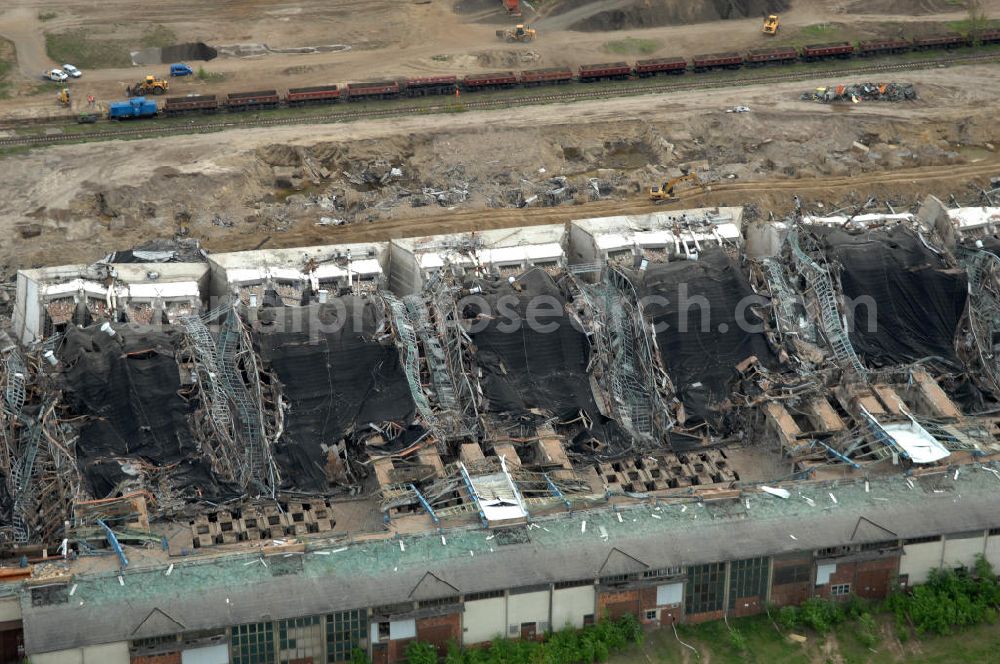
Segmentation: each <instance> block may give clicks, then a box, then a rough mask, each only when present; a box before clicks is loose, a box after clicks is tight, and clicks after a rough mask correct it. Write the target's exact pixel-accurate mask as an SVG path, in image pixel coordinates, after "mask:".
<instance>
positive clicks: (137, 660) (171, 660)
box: [132, 652, 181, 664]
mask: <svg viewBox="0 0 1000 664" xmlns="http://www.w3.org/2000/svg"><path fill="white" fill-rule="evenodd" d="M132 664H181V654H180V652H169V653H166V654H163V655H132Z"/></svg>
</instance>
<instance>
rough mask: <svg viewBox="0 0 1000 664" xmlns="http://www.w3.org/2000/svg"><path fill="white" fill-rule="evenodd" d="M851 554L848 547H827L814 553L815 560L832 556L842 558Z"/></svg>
mask: <svg viewBox="0 0 1000 664" xmlns="http://www.w3.org/2000/svg"><path fill="white" fill-rule="evenodd" d="M850 552H851V547H850V546H828V547H826V548H825V549H819V550H818V551H817V552H816V557H817V558H831V557H833V556H843V555H845V554H848V553H850Z"/></svg>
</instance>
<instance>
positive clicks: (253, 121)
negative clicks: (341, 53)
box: [0, 53, 1000, 147]
mask: <svg viewBox="0 0 1000 664" xmlns="http://www.w3.org/2000/svg"><path fill="white" fill-rule="evenodd" d="M998 60H1000V53H983V54H976V55H960V56H955V57H944V58H940V57H939V58H929V59H923V60H913V61H908V62H891V63H881V64H873V65H870V66H863V67H851V68H833V69H824V70H809V71H796V72H785V73H776V74H769V75H767V74H761V75H757V76H754V77H752V78H749V77H741V78H739V79H735V80H734V79H721V80H700V81H694V82H690V83H689V82H678V81H676V79H667V80H663V79H659V80H657V79H650V80H656V81H657V82H656V83H652V84H648V85H642V86H614V87H609V86H604V87H600V88H594V89H591V90H565V91H559V90H555V89H554V90H549V91H547V92H546V93H543V94H521V95H518V96H504V97H501V98H495V99H473V100H471V101H464V100H462V101H454V100H452V98H451V97H447V99H448V100H449V101H442V102H441V103H439V104H432V105H429V106H426V105H424V106H413V105H406V104H405V103H401V102H395V103H387V104H386V107H385V108H366V109H363V110H356V111H352V110H350V109H349V108H348V109H343V110H331V112H329V113H323V114H309V115H305V116H302V117H281V118H267V117H252V118H249V119H238V117H233V118H231V119H227V120H223V121H220V122H204V123H192V124H186V125H177V124H171V125H157V124H154V123H155V120H154V121H146V122H145V123H143V124H141V126H135V127H133V128H129V129H116V130H108V129H98V130H95V131H88V132H81V133H73V134H44V135H31V136H6V137H3V138H0V147H13V146H43V145H57V144H60V143H78V142H81V141H91V140H95V139H122V138H125V139H128V138H131V139H135V138H146V137H149V138H152V137H157V136H170V135H183V134H197V133H210V132H216V131H224V130H227V129H255V128H265V127H277V126H294V125H298V124H322V123H328V122H351V121H357V120H372V119H379V118H388V117H396V116H400V115H417V114H421V115H426V114H436V113H454V112H456V111H459V110H460V111H470V110H494V109H503V108H511V107H516V106H528V105H533V104H552V103H569V102H576V101H589V100H599V99H610V98H615V97H631V96H638V95H647V94H662V93H670V92H692V91H699V90H713V89H722V88H733V87H747V86H751V85H760V84H763V83H782V82H791V81H798V80H807V79H814V78H821V77H826V76H844V75H852V76H854V75H857V76H860V75H863V74H881V73H889V72H898V71H913V70H919V69H928V68H931V67H941V66H945V65H958V64H975V63H985V62H996V61H998ZM754 71H757V72H762V71H763V70H759V69H758V70H754ZM341 108H343V107H341ZM142 122H143V121H141V120H137V121H136V123H142ZM64 126H76V125H64Z"/></svg>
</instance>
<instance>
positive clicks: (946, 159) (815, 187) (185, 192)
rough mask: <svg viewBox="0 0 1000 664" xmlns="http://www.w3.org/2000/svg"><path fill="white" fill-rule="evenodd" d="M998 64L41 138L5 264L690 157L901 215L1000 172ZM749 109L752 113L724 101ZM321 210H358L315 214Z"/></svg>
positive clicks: (494, 209) (482, 209) (221, 240)
mask: <svg viewBox="0 0 1000 664" xmlns="http://www.w3.org/2000/svg"><path fill="white" fill-rule="evenodd" d="M997 72H998V69H997V67H996V66H992V65H979V66H968V67H962V68H955V69H948V70H931V71H924V72H915V73H913V74H912V76H909V77H908V80H912V82H914V83H915V84H916V85H917V86H918V90H919V91H920V94H921V99H920V100H919V101H917V102H908V103H899V104H890V103H882V104H878V103H870V104H863V105H859V106H826V105H822V104H816V103H811V102H803V101H800V100H799V99H798V97H799V93H800V92H801V91H802V90H807V89H810V88H813V87H816V86H817V85H821V84H831V83H836V81H819V80H817V81H805V82H801V83H792V84H783V85H780V86H760V87H756V88H749V89H744V90H741V91H740V92H739V96H738V97H734V96H733V93H732V92H729V91H714V92H698V93H677V94H671V95H657V96H644V97H634V98H627V99H621V100H613V101H606V102H585V103H579V104H570V105H551V106H540V107H532V109H531V124H530V126H528V125H527V124H526V122H525V120H524V115H523V114H517V115H513V116H512V115H511V114H510V113H508V112H503V111H497V112H492V111H491V112H477V113H464V114H450V115H438V116H426V117H411V118H403V119H394V120H386V121H372V122H363V123H351V124H331V125H317V126H305V127H285V128H279V129H268V130H249V131H231V132H224V133H218V134H210V135H203V136H182V137H174V138H164V139H156V140H143V141H111V142H106V143H95V144H81V145H70V146H61V147H53V148H47V149H38V150H35V151H32V152H30V153H28V154H22V155H15V156H11V157H7V158H6V159H3V160H2V161H0V168H2V170H3V171H4V173H5V174H6V176H5V182H4V189H5V190H6V191H8V192H16V195H7V196H4V197H3V199H2V201H0V264H2V265H3V266H4V267H5V268H6V270H5V271H9V270H10V269H12V268H16V267H24V266H28V265H37V264H45V263H47V264H58V263H60V262H76V261H91V260H95V259H97V258H100V257H101V256H102V255H104V254H105V253H106V252H107V251H108V250H111V249H116V248H127V247H129V246H132V245H133V244H135V243H136V242H139V241H142V240H143V239H147V238H149V237H170V236H172V235H173V234H174V233H176V232H178V231H180V230H184V231H186V232H188V233H190V234H191V235H192V236H195V237H198V238H200V239H201V240H202V241H203V242H204V243H205V246H206V247H208V248H210V249H212V250H216V251H220V250H227V249H239V248H247V247H252V246H255V245H256V244H258V243H260V242H261V241H264V240H265V239H267V241H268V242H269V246H294V245H296V244H300V243H303V242H339V241H347V240H353V239H386V238H388V237H393V236H396V237H398V236H402V235H414V234H423V233H439V232H448V231H449V230H453V229H460V228H461V229H468V230H472V229H476V228H487V227H500V226H512V225H519V224H524V223H549V222H552V221H567V220H569V219H572V218H580V217H585V216H602V215H608V214H619V213H626V212H641V211H648V210H651V209H654V208H653V207H652V206H651V204H650V203H649V202H648V201H646V200H645V197H644V195H643V193H642V189H644V188H645V187H646V186H649V185H650V184H653V183H658V182H659V181H661V180H662V179H664V178H666V177H669V176H671V175H673V174H676V173H678V172H679V171H678V167H679V166H680V165H682V164H694V165H695V167H696V168H697V169H698V170H701V171H702V172H703V173H705V174H706V179H711V180H714V181H713V182H712V184H711V192H708V193H705V192H700V191H698V190H691V191H689V192H687V194H685V197H686V200H687V202H688V203H690V204H691V205H701V204H706V203H708V204H719V203H736V204H743V203H748V204H753V205H755V206H756V207H757V208H758V209H760V210H761V211H768V210H774V211H776V212H779V213H780V212H781V211H782V210H788V208H789V207H790V206H791V197H792V196H793V195H795V194H798V195H800V196H802V197H803V198H804V199H805V200H807V201H813V202H825V203H826V205H827V207H826V209H830V207H829V206H832V205H838V204H839V202H842V201H845V200H846V201H857V200H860V201H864V200H865V199H866V198H867V197H868V196H869V195H876V196H877V197H878V198H879V199H880V200H889V201H892V202H893V204H894V205H896V206H898V207H902V208H906V207H909V206H912V205H913V204H915V203H916V202H917V201H919V200H921V199H922V197H923V196H924V195H925V194H926V193H937V194H941V195H947V194H948V193H949V192H957V193H963V192H967V191H968V187H969V186H970V185H971V184H976V183H978V184H982V183H984V182H986V181H988V179H989V177H991V176H993V175H997V174H1000V158H998V155H997V153H995V152H994V150H995V147H994V146H1000V128H997V127H996V123H995V113H994V111H993V110H992V109H994V108H995V107H996V104H997V102H998V101H1000V89H998V88H997V86H996V85H995V81H996V77H997ZM737 103H739V104H747V105H749V106H750V107H751V108H752V109H753V111H752V112H751V113H745V114H735V113H725V112H724V109H725V108H726V107H729V106H732V105H734V104H737ZM855 141H860V142H863V143H864V144H865V145H867V146H868V147H869V152H868V153H862V152H860V151H858V150H857V149H856V148H852V143H853V142H855ZM390 167H398V168H399V169H400V177H399V178H390V179H389V181H388V182H387V183H386V184H384V185H383V184H376V185H371V184H370V183H368V182H361V181H358V182H353V183H352V182H351V181H350V180H349V179H348V177H347V176H348V175H351V176H353V177H358V176H359V175H362V174H364V173H367V172H369V171H371V170H372V169H374V170H377V171H378V172H379V173H387V172H388V171H389V168H390ZM380 168H381V170H378V169H380ZM276 169H278V170H276ZM281 169H286V170H287V171H290V172H294V173H295V175H296V178H301V179H300V180H298V183H299V186H298V188H297V189H296V188H288V185H287V183H284V184H283V183H281V182H279V180H278V178H277V177H276V174H277V173H278V172H279V171H280V170H281ZM310 169H311V170H312V171H315V170H317V169H326V171H327V172H328V174H329V175H328V177H318V176H316V175H315V173H313V175H310ZM543 169H544V171H543ZM553 177H565V178H566V180H565V181H564V182H563V184H564V185H565V186H567V187H568V188H569V189H571V190H572V191H571V192H570V194H571V195H568V196H567V197H566V198H564V199H563V202H562V203H561V204H560V205H558V206H556V207H541V206H542V204H543V201H542V200H539V201H537V202H534V203H533V204H532V205H529V206H528V207H524V208H517V207H515V205H516V202H515V200H514V199H512V198H510V197H509V194H510V193H511V192H516V193H517V194H518V195H520V196H521V198H522V199H523V198H525V197H527V196H528V195H529V194H531V193H532V192H538V191H544V190H546V189H552V188H555V187H558V186H559V183H558V182H556V183H551V181H550V178H553ZM594 181H600V182H601V183H603V184H606V185H607V188H606V189H604V190H602V195H601V196H600V197H599V198H598V197H597V196H591V195H589V194H590V191H591V189H590V186H591V183H592V182H594ZM455 188H459V189H462V188H464V190H465V191H467V192H468V195H467V198H465V199H464V200H461V199H459V200H455V201H450V200H449V201H447V202H445V203H438V202H436V201H434V200H431V201H429V202H428V201H425V204H424V205H420V206H417V205H416V204H415V203H414V202H413V201H414V199H415V198H417V197H418V196H419V195H420V193H421V191H424V190H427V189H430V190H434V191H446V190H449V189H455ZM574 192H575V193H574ZM424 198H426V197H424ZM595 198H597V200H593V199H595ZM321 204H326V207H325V208H324V207H323V206H322V205H321ZM324 217H326V218H328V219H330V218H342V219H346V220H348V221H350V222H351V223H349V224H347V225H345V226H339V227H332V226H325V225H317V224H318V222H320V221H321V220H322V219H323V218H324ZM26 228H27V229H31V232H27V233H24V232H22V231H23V230H24V229H26ZM35 231H38V232H39V233H40V234H38V235H37V236H33V237H22V235H32V233H33V232H35Z"/></svg>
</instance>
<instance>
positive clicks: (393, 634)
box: [389, 618, 417, 641]
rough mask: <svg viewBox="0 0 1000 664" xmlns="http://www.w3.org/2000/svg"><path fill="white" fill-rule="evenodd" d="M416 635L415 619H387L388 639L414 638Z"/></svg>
mask: <svg viewBox="0 0 1000 664" xmlns="http://www.w3.org/2000/svg"><path fill="white" fill-rule="evenodd" d="M416 637H417V621H416V620H414V619H413V618H410V619H409V620H391V621H389V639H390V640H392V641H396V640H398V639H415V638H416Z"/></svg>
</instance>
